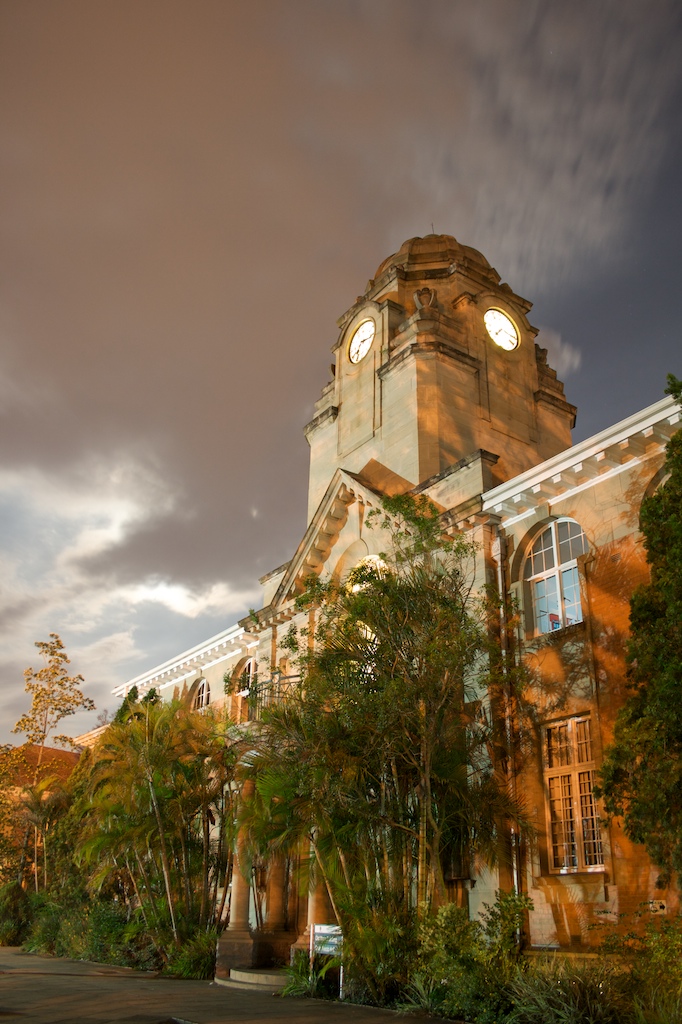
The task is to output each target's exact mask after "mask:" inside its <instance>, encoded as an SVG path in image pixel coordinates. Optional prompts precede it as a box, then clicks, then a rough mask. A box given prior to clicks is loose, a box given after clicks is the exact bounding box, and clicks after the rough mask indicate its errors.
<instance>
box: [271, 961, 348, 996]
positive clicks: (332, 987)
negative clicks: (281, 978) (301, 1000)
mask: <svg viewBox="0 0 682 1024" xmlns="http://www.w3.org/2000/svg"><path fill="white" fill-rule="evenodd" d="M338 967H339V960H338V959H337V958H336V957H333V956H320V955H319V954H317V955H315V956H314V957H312V959H311V957H310V956H309V955H308V953H306V952H305V950H302V949H297V950H296V952H295V953H294V957H293V960H292V961H291V963H290V964H289V966H288V967H285V968H284V970H285V971H286V974H287V982H286V985H285V986H284V988H283V989H282V995H283V996H309V997H310V998H312V999H334V998H336V997H337V996H338V994H339V985H338ZM328 975H330V977H328Z"/></svg>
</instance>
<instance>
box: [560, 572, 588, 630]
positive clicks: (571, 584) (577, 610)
mask: <svg viewBox="0 0 682 1024" xmlns="http://www.w3.org/2000/svg"><path fill="white" fill-rule="evenodd" d="M561 591H562V595H563V599H564V624H565V625H566V626H572V625H573V623H574V622H582V621H583V609H582V605H581V604H580V580H579V579H578V569H577V567H576V566H575V565H574V566H572V567H571V568H570V569H563V570H562V572H561Z"/></svg>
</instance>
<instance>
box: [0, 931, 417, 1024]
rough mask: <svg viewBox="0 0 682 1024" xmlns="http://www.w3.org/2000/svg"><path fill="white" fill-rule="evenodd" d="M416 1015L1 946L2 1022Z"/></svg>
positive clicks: (377, 1019)
mask: <svg viewBox="0 0 682 1024" xmlns="http://www.w3.org/2000/svg"><path fill="white" fill-rule="evenodd" d="M410 1019H413V1020H414V1019H416V1018H413V1017H412V1015H411V1014H410V1015H401V1016H400V1017H398V1015H397V1014H395V1013H393V1012H391V1011H390V1010H376V1009H372V1008H370V1007H366V1006H351V1005H348V1004H346V1003H332V1002H325V1001H324V1000H320V999H288V998H287V999H282V998H281V997H280V996H272V995H267V994H263V993H261V992H249V991H244V990H243V989H237V988H234V989H233V988H230V987H227V986H223V985H215V984H213V983H212V982H210V981H182V980H180V979H175V978H164V977H160V976H159V975H157V974H147V973H144V972H142V971H133V970H130V969H128V968H126V967H109V966H108V965H106V964H93V963H87V962H83V961H80V960H63V959H60V958H58V957H46V956H35V955H33V954H31V953H24V952H23V951H22V950H21V949H16V948H14V947H9V946H5V947H0V1024H4V1021H12V1022H15V1021H16V1024H24V1022H25V1024H230V1022H232V1021H235V1022H239V1024H252V1022H253V1024H255V1022H256V1021H267V1022H268V1024H280V1022H281V1024H286V1022H289V1024H292V1022H296V1021H300V1022H301V1024H391V1022H396V1024H399V1022H401V1021H409V1020H410Z"/></svg>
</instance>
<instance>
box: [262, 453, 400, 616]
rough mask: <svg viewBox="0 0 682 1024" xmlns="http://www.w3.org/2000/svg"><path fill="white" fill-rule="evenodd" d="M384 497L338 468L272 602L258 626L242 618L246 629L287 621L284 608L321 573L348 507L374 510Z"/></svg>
mask: <svg viewBox="0 0 682 1024" xmlns="http://www.w3.org/2000/svg"><path fill="white" fill-rule="evenodd" d="M383 497H384V495H383V494H382V493H381V492H379V491H376V490H374V489H373V488H371V487H369V486H368V485H367V484H366V483H364V482H363V481H362V480H361V479H360V477H358V476H356V475H355V474H354V473H349V472H348V471H347V470H345V469H337V470H336V472H335V473H334V476H333V477H332V478H331V481H330V482H329V486H328V487H327V490H326V491H325V493H324V496H323V498H322V501H321V502H320V504H319V505H318V507H317V511H316V512H315V515H314V516H313V518H312V519H311V520H310V525H309V526H308V529H307V530H306V532H305V534H304V535H303V539H302V540H301V543H300V544H299V545H298V548H297V550H296V553H295V555H294V557H293V558H292V559H291V561H290V562H289V564H288V566H287V570H286V572H285V573H284V576H283V577H282V580H281V582H280V585H279V587H278V588H277V591H276V592H275V596H274V597H273V599H272V602H271V603H270V604H269V605H267V606H266V607H265V608H262V609H261V610H260V611H259V612H258V613H257V615H258V620H259V625H256V623H255V622H254V621H253V620H252V619H244V620H243V621H242V624H243V625H244V626H245V628H246V629H250V630H253V631H258V629H259V627H260V628H264V627H265V626H266V625H269V624H270V623H271V622H272V621H273V620H275V619H281V620H282V621H284V620H286V619H288V618H290V611H289V610H288V609H287V610H286V611H284V609H283V606H284V605H287V604H289V603H290V602H291V601H292V600H293V598H295V597H297V596H298V595H299V594H300V593H302V591H303V590H304V589H305V581H306V579H307V578H308V576H316V575H318V574H319V573H320V571H321V570H322V566H323V565H324V563H325V562H326V561H327V559H328V558H329V555H330V552H331V550H332V548H333V546H334V544H335V543H336V541H337V540H338V537H339V534H340V533H341V530H342V529H343V527H344V526H345V524H346V521H347V519H348V509H349V507H350V506H351V505H353V504H354V503H355V502H356V501H357V502H361V503H362V504H363V505H365V506H366V507H367V508H377V507H379V506H380V505H381V500H382V498H383Z"/></svg>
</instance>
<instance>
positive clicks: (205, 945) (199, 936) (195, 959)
mask: <svg viewBox="0 0 682 1024" xmlns="http://www.w3.org/2000/svg"><path fill="white" fill-rule="evenodd" d="M217 944H218V933H217V931H216V930H215V928H209V930H208V931H205V932H197V933H196V934H195V935H194V936H192V938H191V939H188V940H187V941H186V942H184V943H183V945H182V946H181V948H180V949H179V950H177V951H174V952H173V953H171V955H170V957H169V960H168V964H167V965H166V973H167V974H171V975H173V976H174V977H176V978H197V979H199V980H204V979H207V978H213V977H214V976H215V960H216V947H217Z"/></svg>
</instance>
